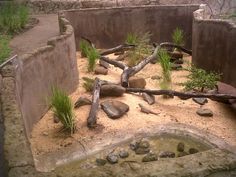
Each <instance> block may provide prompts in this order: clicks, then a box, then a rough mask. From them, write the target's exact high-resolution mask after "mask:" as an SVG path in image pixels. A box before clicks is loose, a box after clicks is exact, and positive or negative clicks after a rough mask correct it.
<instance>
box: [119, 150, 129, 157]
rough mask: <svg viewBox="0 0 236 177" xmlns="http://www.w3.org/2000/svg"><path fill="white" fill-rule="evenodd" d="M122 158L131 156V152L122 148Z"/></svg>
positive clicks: (120, 154)
mask: <svg viewBox="0 0 236 177" xmlns="http://www.w3.org/2000/svg"><path fill="white" fill-rule="evenodd" d="M119 156H120V158H127V157H129V152H128V151H126V150H121V151H120V153H119Z"/></svg>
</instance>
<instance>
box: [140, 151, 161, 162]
mask: <svg viewBox="0 0 236 177" xmlns="http://www.w3.org/2000/svg"><path fill="white" fill-rule="evenodd" d="M157 160H158V157H157V154H155V153H148V154H147V155H145V156H144V157H143V159H142V162H151V161H157Z"/></svg>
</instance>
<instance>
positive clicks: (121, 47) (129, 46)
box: [100, 44, 135, 55]
mask: <svg viewBox="0 0 236 177" xmlns="http://www.w3.org/2000/svg"><path fill="white" fill-rule="evenodd" d="M134 47H135V45H132V44H121V45H118V46H116V47H114V48H110V49H107V50H105V51H103V52H101V53H100V55H109V54H112V53H115V52H119V51H122V50H129V49H132V48H134Z"/></svg>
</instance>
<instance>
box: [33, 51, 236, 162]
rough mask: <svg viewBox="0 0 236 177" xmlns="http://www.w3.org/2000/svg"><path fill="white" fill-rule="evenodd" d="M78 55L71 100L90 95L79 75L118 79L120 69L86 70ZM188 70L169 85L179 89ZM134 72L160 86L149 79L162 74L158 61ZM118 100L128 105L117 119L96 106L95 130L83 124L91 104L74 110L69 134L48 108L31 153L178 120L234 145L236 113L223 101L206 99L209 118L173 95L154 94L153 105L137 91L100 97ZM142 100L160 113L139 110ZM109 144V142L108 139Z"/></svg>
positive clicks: (35, 131) (149, 83)
mask: <svg viewBox="0 0 236 177" xmlns="http://www.w3.org/2000/svg"><path fill="white" fill-rule="evenodd" d="M77 56H78V69H79V72H80V73H79V78H80V81H79V83H80V84H79V85H78V88H77V90H76V91H75V92H74V93H73V94H71V95H70V96H71V98H72V100H73V103H74V102H75V101H76V100H77V99H78V98H79V97H80V96H85V95H86V96H89V97H91V95H89V94H88V93H86V92H85V90H84V88H83V87H82V83H83V80H82V77H83V76H87V77H91V78H95V77H99V78H101V79H104V80H108V81H112V82H117V83H118V82H119V81H120V74H121V70H120V69H119V68H115V67H113V66H111V68H110V69H109V72H108V75H106V76H102V75H97V76H96V75H93V74H91V73H87V60H86V58H80V54H79V53H77ZM184 60H185V65H184V67H187V65H188V63H190V60H191V57H185V58H184ZM187 74H188V71H186V70H181V71H173V72H172V89H174V90H179V91H181V90H182V89H183V88H182V86H180V85H179V83H182V82H183V81H185V80H186V75H187ZM136 75H137V76H141V77H144V78H145V79H146V82H147V85H146V88H149V89H159V81H158V80H152V79H151V76H154V75H159V76H161V68H160V66H159V64H155V65H153V64H149V65H147V66H146V67H145V68H144V69H143V70H142V71H141V72H139V73H138V74H136ZM109 99H114V100H119V101H122V102H124V103H126V104H127V105H129V107H130V110H129V112H128V113H127V114H126V115H125V116H123V117H122V118H120V119H117V120H112V119H110V118H108V117H107V115H106V114H105V113H104V112H103V110H101V109H99V112H98V121H97V123H98V124H99V125H100V126H98V128H96V129H95V130H90V129H88V128H87V126H86V123H87V122H86V121H87V117H88V114H89V110H90V106H83V107H80V108H79V109H76V110H75V115H76V126H77V131H76V133H75V134H73V135H72V136H69V135H65V133H63V132H59V130H60V128H61V124H60V123H58V124H55V123H54V122H53V114H52V112H51V111H49V112H48V113H47V114H46V115H45V116H44V117H43V118H42V119H41V120H40V121H39V122H38V123H37V124H36V125H35V126H34V128H33V131H32V136H31V147H32V151H33V154H34V157H35V158H37V157H38V156H40V155H43V154H49V153H50V152H54V151H59V150H63V148H65V147H68V146H72V145H73V144H74V143H78V142H80V143H82V144H83V146H84V148H85V149H88V148H94V147H89V144H90V145H91V142H92V144H93V145H96V143H99V142H101V141H102V140H103V139H106V138H108V139H109V138H110V139H111V142H112V139H115V138H116V137H117V136H119V137H122V136H125V135H130V136H132V135H133V134H134V133H135V132H137V131H138V132H142V131H144V132H145V131H146V130H148V129H150V130H151V127H155V126H158V125H165V124H167V123H181V124H186V125H191V126H194V127H197V128H199V129H200V130H202V131H203V132H206V134H207V133H210V134H214V135H216V136H218V137H221V138H222V139H224V140H225V141H226V142H227V143H229V144H230V145H232V146H235V147H236V116H235V113H234V112H233V111H232V110H231V109H230V108H229V107H228V106H227V105H224V104H222V103H218V102H214V101H211V100H208V103H207V104H206V105H204V106H203V107H204V108H209V109H211V110H212V111H213V113H214V116H213V117H212V118H205V117H200V116H198V115H197V114H196V111H197V109H198V108H200V105H198V104H197V103H195V102H194V101H192V99H189V100H181V99H179V98H177V97H175V98H174V99H164V98H163V97H162V96H156V103H155V104H154V105H148V104H147V103H146V102H145V101H143V99H142V98H141V96H140V95H139V94H124V96H122V97H118V98H102V99H101V100H100V101H101V102H102V101H104V100H109ZM139 103H142V104H143V105H145V106H146V107H148V108H150V109H152V110H153V111H155V112H157V113H160V114H159V115H151V114H149V115H147V114H145V113H141V112H140V108H139V106H138V104H139ZM107 143H108V144H109V142H107Z"/></svg>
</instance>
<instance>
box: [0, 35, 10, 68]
mask: <svg viewBox="0 0 236 177" xmlns="http://www.w3.org/2000/svg"><path fill="white" fill-rule="evenodd" d="M9 42H10V36H7V35H0V64H1V63H3V62H4V61H5V60H6V59H7V58H8V57H9V56H10V53H11V49H10V47H9Z"/></svg>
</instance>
